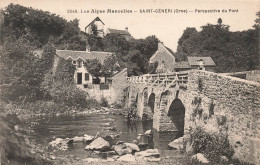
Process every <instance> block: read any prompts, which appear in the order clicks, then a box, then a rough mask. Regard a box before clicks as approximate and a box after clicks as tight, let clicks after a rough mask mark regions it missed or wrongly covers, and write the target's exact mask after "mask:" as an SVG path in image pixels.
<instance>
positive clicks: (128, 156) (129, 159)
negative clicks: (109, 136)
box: [117, 154, 135, 162]
mask: <svg viewBox="0 0 260 165" xmlns="http://www.w3.org/2000/svg"><path fill="white" fill-rule="evenodd" d="M117 160H118V161H124V162H133V161H135V157H134V156H133V155H132V154H126V155H123V156H121V157H120V158H118V159H117Z"/></svg>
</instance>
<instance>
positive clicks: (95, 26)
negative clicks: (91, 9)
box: [85, 17, 132, 41]
mask: <svg viewBox="0 0 260 165" xmlns="http://www.w3.org/2000/svg"><path fill="white" fill-rule="evenodd" d="M85 32H86V33H87V34H94V35H96V36H98V37H102V38H103V37H104V36H106V35H108V34H115V35H120V36H122V37H124V38H125V39H126V40H127V41H128V40H130V39H131V38H132V36H131V34H130V33H129V31H128V27H126V28H125V30H117V29H111V28H106V26H105V23H104V22H103V21H102V20H101V19H100V18H99V17H96V18H95V19H94V20H93V21H92V22H90V23H89V24H88V25H87V26H86V27H85Z"/></svg>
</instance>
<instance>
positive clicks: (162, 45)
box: [158, 41, 164, 49]
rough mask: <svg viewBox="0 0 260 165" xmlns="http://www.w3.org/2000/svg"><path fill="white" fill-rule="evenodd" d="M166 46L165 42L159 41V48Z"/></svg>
mask: <svg viewBox="0 0 260 165" xmlns="http://www.w3.org/2000/svg"><path fill="white" fill-rule="evenodd" d="M163 47H164V44H163V42H161V41H159V42H158V49H162V48H163Z"/></svg>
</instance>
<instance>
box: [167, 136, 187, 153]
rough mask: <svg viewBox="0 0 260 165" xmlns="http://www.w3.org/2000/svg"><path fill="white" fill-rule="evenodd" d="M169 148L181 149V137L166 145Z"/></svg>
mask: <svg viewBox="0 0 260 165" xmlns="http://www.w3.org/2000/svg"><path fill="white" fill-rule="evenodd" d="M168 146H169V148H171V149H179V150H182V149H183V137H180V138H178V139H175V140H174V141H172V142H170V143H169V144H168Z"/></svg>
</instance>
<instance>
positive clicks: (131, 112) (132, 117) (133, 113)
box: [126, 108, 140, 121]
mask: <svg viewBox="0 0 260 165" xmlns="http://www.w3.org/2000/svg"><path fill="white" fill-rule="evenodd" d="M126 110H127V121H139V120H140V118H139V117H138V115H137V110H136V109H135V108H128V109H126Z"/></svg>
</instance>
